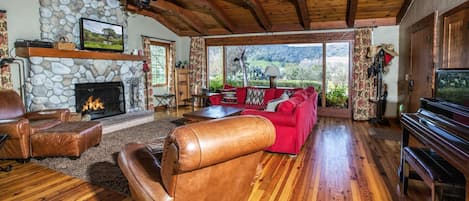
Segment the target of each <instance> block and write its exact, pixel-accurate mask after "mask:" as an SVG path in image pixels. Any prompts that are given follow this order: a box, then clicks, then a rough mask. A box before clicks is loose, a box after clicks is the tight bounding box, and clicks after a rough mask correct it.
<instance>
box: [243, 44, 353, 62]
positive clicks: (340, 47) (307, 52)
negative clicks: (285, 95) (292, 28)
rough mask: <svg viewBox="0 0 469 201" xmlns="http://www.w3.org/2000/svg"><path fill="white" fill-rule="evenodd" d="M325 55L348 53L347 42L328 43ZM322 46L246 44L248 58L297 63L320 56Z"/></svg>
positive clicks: (338, 55)
mask: <svg viewBox="0 0 469 201" xmlns="http://www.w3.org/2000/svg"><path fill="white" fill-rule="evenodd" d="M326 50H327V53H326V54H327V56H328V57H331V56H336V57H345V56H347V55H348V54H349V46H348V44H347V43H338V44H329V45H327V47H326ZM322 53H323V51H322V46H321V45H320V44H319V45H314V46H311V45H252V46H247V49H246V56H247V57H248V58H247V59H248V60H265V61H271V62H272V61H278V62H287V63H299V62H301V61H302V60H303V59H305V58H309V59H311V60H315V59H321V58H322Z"/></svg>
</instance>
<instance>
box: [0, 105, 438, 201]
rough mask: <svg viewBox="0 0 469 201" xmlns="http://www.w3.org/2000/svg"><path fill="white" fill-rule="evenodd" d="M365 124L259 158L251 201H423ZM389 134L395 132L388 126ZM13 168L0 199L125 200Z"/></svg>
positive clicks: (346, 125)
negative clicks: (403, 184)
mask: <svg viewBox="0 0 469 201" xmlns="http://www.w3.org/2000/svg"><path fill="white" fill-rule="evenodd" d="M187 111H190V109H189V108H185V109H184V108H182V109H179V110H171V111H169V112H168V111H162V112H156V113H155V119H160V118H166V117H174V116H178V117H180V116H182V114H183V113H184V112H187ZM369 128H370V125H369V124H368V123H367V122H354V121H351V120H347V119H336V118H322V117H321V118H319V120H318V123H317V125H316V127H315V128H314V129H313V131H312V134H311V135H310V137H309V138H308V140H307V142H306V144H305V146H304V147H303V149H302V151H301V153H300V154H298V155H297V156H294V157H293V156H289V155H286V154H277V153H267V152H266V153H264V155H263V157H262V161H261V162H262V165H263V172H262V174H261V176H260V177H259V178H258V180H257V181H256V183H255V185H254V189H253V191H252V193H251V195H250V197H249V200H250V201H276V200H279V201H290V200H291V201H299V200H305V201H306V200H317V201H333V200H334V201H335V200H337V201H341V200H353V201H368V200H370V201H371V200H375V201H387V200H402V201H424V200H430V198H429V195H430V192H429V190H428V189H427V188H426V187H425V186H424V185H423V184H422V183H421V182H418V181H411V182H410V183H409V185H410V186H409V195H408V196H406V197H400V196H398V195H399V193H398V185H397V184H398V180H397V167H398V165H399V143H398V142H397V141H392V140H382V139H376V138H372V137H370V135H369V134H368V129H369ZM390 129H396V130H399V129H400V128H399V125H398V124H396V123H394V124H391V127H390ZM8 164H12V165H13V166H14V167H13V171H11V172H9V173H5V172H0V200H124V199H126V198H125V196H122V195H120V194H118V193H115V192H112V191H108V190H106V189H104V188H100V187H97V186H93V185H91V184H88V183H86V182H84V181H82V180H80V179H77V178H73V177H70V176H67V175H64V174H62V173H59V172H56V171H53V170H50V169H47V168H45V167H42V166H39V165H37V164H34V163H27V164H19V163H16V162H14V161H8V160H7V161H0V166H5V165H8Z"/></svg>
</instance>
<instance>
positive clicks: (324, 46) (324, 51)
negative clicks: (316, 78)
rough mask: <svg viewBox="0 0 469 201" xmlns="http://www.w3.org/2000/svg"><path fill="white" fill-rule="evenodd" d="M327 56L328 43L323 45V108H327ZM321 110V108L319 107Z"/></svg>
mask: <svg viewBox="0 0 469 201" xmlns="http://www.w3.org/2000/svg"><path fill="white" fill-rule="evenodd" d="M326 55H327V47H326V43H322V80H321V82H322V87H321V93H322V96H321V107H323V108H326V93H327V92H326V87H327V86H326V84H327V83H326V73H327V72H326V71H327V68H326V66H327V61H326ZM318 109H319V107H318Z"/></svg>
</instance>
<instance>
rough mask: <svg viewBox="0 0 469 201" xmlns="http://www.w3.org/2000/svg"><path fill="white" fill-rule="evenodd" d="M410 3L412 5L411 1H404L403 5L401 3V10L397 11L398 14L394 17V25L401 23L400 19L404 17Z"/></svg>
mask: <svg viewBox="0 0 469 201" xmlns="http://www.w3.org/2000/svg"><path fill="white" fill-rule="evenodd" d="M411 3H412V0H405V1H404V3H402V6H401V10H399V13H398V14H397V16H396V24H400V23H401V21H402V18H403V17H404V15H405V13H406V12H407V10H408V9H409V7H410V4H411Z"/></svg>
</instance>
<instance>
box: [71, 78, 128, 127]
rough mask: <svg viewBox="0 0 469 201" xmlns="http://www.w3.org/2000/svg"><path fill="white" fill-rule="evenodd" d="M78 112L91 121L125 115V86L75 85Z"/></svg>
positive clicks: (115, 84) (109, 83) (105, 84)
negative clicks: (86, 115) (89, 117)
mask: <svg viewBox="0 0 469 201" xmlns="http://www.w3.org/2000/svg"><path fill="white" fill-rule="evenodd" d="M75 100H76V107H75V108H76V111H77V112H81V113H82V114H88V115H90V116H91V119H99V118H103V117H109V116H114V115H118V114H123V113H125V98H124V85H123V83H122V82H101V83H81V84H75Z"/></svg>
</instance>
